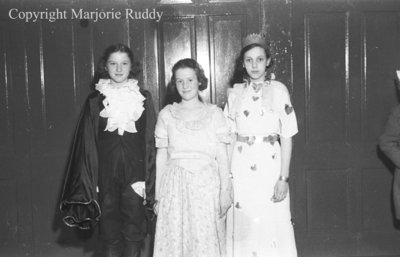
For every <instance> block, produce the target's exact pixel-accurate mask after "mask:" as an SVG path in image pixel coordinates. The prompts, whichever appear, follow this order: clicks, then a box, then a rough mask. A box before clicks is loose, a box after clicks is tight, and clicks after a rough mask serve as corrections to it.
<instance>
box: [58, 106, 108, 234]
mask: <svg viewBox="0 0 400 257" xmlns="http://www.w3.org/2000/svg"><path fill="white" fill-rule="evenodd" d="M93 107H94V108H96V105H95V104H91V102H90V100H89V99H88V100H87V101H86V103H85V105H84V108H83V110H82V112H81V115H80V117H79V121H78V125H77V128H76V131H75V135H74V139H73V142H72V147H71V152H70V156H69V160H68V166H67V170H66V176H65V180H64V187H63V191H62V196H61V203H60V209H61V211H62V213H63V221H64V223H65V224H66V225H68V226H70V227H78V228H80V229H90V228H92V227H93V225H94V224H95V223H96V222H97V221H99V218H100V214H101V212H100V207H99V204H98V200H97V191H96V187H97V177H98V156H97V141H96V129H97V126H96V122H95V119H96V117H94V115H93Z"/></svg>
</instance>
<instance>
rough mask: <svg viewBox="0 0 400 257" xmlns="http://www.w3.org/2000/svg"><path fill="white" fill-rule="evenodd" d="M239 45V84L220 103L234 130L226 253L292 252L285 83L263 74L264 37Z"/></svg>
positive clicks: (279, 256)
mask: <svg viewBox="0 0 400 257" xmlns="http://www.w3.org/2000/svg"><path fill="white" fill-rule="evenodd" d="M243 45H244V47H243V49H242V51H241V55H240V59H239V62H238V63H239V66H238V67H239V71H236V74H235V75H236V78H237V77H241V81H243V83H237V84H234V86H233V88H231V89H230V90H229V91H228V102H227V104H226V108H225V114H226V116H227V118H228V119H227V120H228V123H229V124H230V129H231V132H232V134H234V135H235V141H234V143H233V144H232V149H231V154H232V155H231V159H232V162H231V167H232V174H233V183H234V208H232V209H231V210H230V213H229V215H228V224H230V225H228V252H229V255H230V256H234V257H295V256H297V250H296V245H295V238H294V232H293V226H292V223H291V214H290V198H289V184H288V180H289V166H290V159H291V152H292V136H294V135H295V134H296V133H297V121H296V116H295V112H294V109H293V106H292V104H291V102H290V96H289V93H288V90H287V88H286V86H285V85H283V84H282V83H280V82H278V81H276V80H273V79H266V77H267V76H266V74H267V69H268V68H269V67H270V66H271V57H270V52H269V49H268V47H267V45H266V42H265V40H264V38H263V37H262V36H260V35H258V34H251V35H249V36H248V37H246V38H245V40H244V44H243ZM241 72H242V73H241ZM238 73H239V74H238ZM238 75H239V76H238Z"/></svg>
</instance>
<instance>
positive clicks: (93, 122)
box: [60, 89, 156, 229]
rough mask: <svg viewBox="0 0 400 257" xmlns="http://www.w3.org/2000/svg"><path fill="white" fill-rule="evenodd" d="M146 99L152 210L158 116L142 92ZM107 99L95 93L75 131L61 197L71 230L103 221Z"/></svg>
mask: <svg viewBox="0 0 400 257" xmlns="http://www.w3.org/2000/svg"><path fill="white" fill-rule="evenodd" d="M140 92H141V93H142V95H143V96H144V97H145V98H146V100H145V101H144V108H145V111H144V112H143V114H142V115H145V126H146V128H145V145H146V153H145V182H146V202H147V207H148V208H151V207H152V206H153V204H154V195H155V156H156V155H155V143H154V129H155V123H156V115H155V112H154V105H153V101H152V98H151V95H150V93H149V92H148V91H146V90H142V89H141V90H140ZM103 99H104V97H103V96H102V95H101V94H100V93H99V92H97V91H96V92H94V93H92V94H91V95H89V97H88V98H87V100H86V102H85V104H84V106H83V109H82V112H81V114H80V117H79V121H78V125H77V128H76V130H75V134H74V138H73V142H72V148H71V154H70V157H69V161H68V165H67V171H66V176H65V181H64V186H63V191H62V194H61V203H60V209H61V211H62V213H63V221H64V223H65V224H66V225H67V226H70V227H78V228H80V229H91V228H92V227H93V226H94V225H95V224H96V223H97V222H98V221H99V219H100V216H101V209H100V206H99V203H98V195H97V190H96V188H97V182H98V150H97V149H98V148H97V145H98V140H97V139H98V128H99V113H100V110H101V108H102V106H103V105H102V100H103Z"/></svg>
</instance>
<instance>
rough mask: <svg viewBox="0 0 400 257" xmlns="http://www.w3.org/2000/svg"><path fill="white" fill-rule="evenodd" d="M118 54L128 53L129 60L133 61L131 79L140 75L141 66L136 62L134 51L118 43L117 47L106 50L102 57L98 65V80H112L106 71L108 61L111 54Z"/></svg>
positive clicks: (111, 46)
mask: <svg viewBox="0 0 400 257" xmlns="http://www.w3.org/2000/svg"><path fill="white" fill-rule="evenodd" d="M117 52H121V53H126V54H127V55H128V57H129V59H130V60H131V70H130V72H129V78H134V77H136V76H137V75H138V74H139V73H140V64H139V62H137V61H135V59H134V56H133V53H132V50H131V49H130V48H129V47H128V46H127V45H124V44H121V43H118V44H115V45H110V46H109V47H107V48H106V49H105V50H104V52H103V55H102V56H101V58H100V61H99V63H98V65H97V70H96V75H95V77H96V79H97V80H99V79H109V78H110V75H109V74H108V71H107V70H106V65H107V61H108V58H110V55H111V54H113V53H117ZM96 82H97V81H96Z"/></svg>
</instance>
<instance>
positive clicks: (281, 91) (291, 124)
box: [274, 81, 298, 138]
mask: <svg viewBox="0 0 400 257" xmlns="http://www.w3.org/2000/svg"><path fill="white" fill-rule="evenodd" d="M274 89H275V90H274V91H275V92H274V104H275V108H276V109H277V111H278V113H279V121H280V136H282V137H286V138H288V137H292V136H294V135H295V134H297V132H298V128H297V119H296V113H295V111H294V108H293V105H292V103H291V101H290V95H289V91H288V90H287V88H286V86H285V85H284V84H282V83H280V82H278V81H274Z"/></svg>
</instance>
